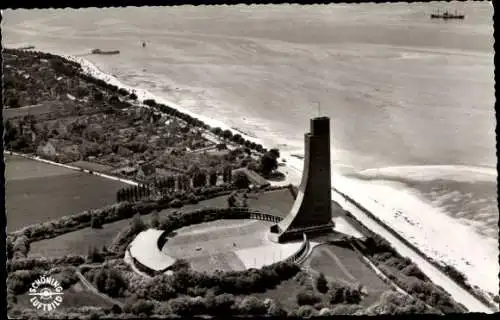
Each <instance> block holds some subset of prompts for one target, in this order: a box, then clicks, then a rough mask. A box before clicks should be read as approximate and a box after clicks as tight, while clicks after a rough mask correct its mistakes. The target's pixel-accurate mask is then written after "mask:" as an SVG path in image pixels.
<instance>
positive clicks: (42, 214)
mask: <svg viewBox="0 0 500 320" xmlns="http://www.w3.org/2000/svg"><path fill="white" fill-rule="evenodd" d="M124 185H125V184H123V183H122V182H119V181H114V180H109V179H104V178H101V177H98V176H93V175H89V174H85V173H78V172H75V173H73V174H65V175H59V176H51V177H40V178H31V179H25V180H14V181H9V180H7V183H6V210H7V226H8V230H9V231H13V230H17V229H19V228H22V227H23V226H26V225H30V224H34V223H40V222H44V221H47V220H52V219H55V218H59V217H62V216H66V215H71V214H75V213H79V212H82V211H84V210H89V209H97V208H101V207H103V206H105V205H109V204H112V203H114V202H115V199H116V192H117V191H118V190H119V189H120V188H122V187H123V186H124Z"/></svg>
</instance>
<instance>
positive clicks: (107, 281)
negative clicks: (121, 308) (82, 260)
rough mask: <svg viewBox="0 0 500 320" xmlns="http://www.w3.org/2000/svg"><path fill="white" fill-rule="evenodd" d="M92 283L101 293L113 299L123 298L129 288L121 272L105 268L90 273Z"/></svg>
mask: <svg viewBox="0 0 500 320" xmlns="http://www.w3.org/2000/svg"><path fill="white" fill-rule="evenodd" d="M89 273H91V274H90V277H92V280H93V281H92V282H93V283H94V284H95V286H96V287H97V289H99V291H101V292H104V293H106V294H108V295H109V296H111V297H120V296H123V293H124V292H125V290H126V289H127V287H128V282H127V281H126V280H125V279H124V278H123V276H122V274H121V272H119V271H117V270H115V269H111V268H108V267H106V266H103V267H102V268H100V269H96V270H92V271H89Z"/></svg>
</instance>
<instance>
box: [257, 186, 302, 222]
mask: <svg viewBox="0 0 500 320" xmlns="http://www.w3.org/2000/svg"><path fill="white" fill-rule="evenodd" d="M293 201H294V199H293V196H292V194H291V192H290V191H289V190H288V189H282V190H274V191H269V192H265V193H259V194H258V195H257V196H256V197H254V195H253V194H252V195H249V197H248V206H249V207H251V208H253V209H256V210H260V211H262V212H264V213H269V214H272V215H275V216H279V217H283V218H284V217H285V216H286V215H288V213H289V212H290V210H291V209H292V205H293Z"/></svg>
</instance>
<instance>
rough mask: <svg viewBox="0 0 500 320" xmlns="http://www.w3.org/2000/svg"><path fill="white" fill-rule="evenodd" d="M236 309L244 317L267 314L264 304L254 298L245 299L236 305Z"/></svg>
mask: <svg viewBox="0 0 500 320" xmlns="http://www.w3.org/2000/svg"><path fill="white" fill-rule="evenodd" d="M238 309H239V311H240V312H241V313H242V314H245V315H251V314H265V313H267V307H266V305H265V304H264V302H263V301H262V300H260V299H258V298H257V297H255V296H247V297H245V298H244V299H243V300H242V301H241V302H240V304H239V305H238Z"/></svg>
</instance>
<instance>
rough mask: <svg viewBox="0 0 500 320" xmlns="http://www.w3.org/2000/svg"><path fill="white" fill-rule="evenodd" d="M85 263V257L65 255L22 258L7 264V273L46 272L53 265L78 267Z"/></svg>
mask: <svg viewBox="0 0 500 320" xmlns="http://www.w3.org/2000/svg"><path fill="white" fill-rule="evenodd" d="M84 262H85V257H83V256H78V255H67V256H64V257H55V258H49V259H47V258H24V259H17V260H11V261H8V262H7V272H9V273H10V272H15V271H17V270H48V269H50V268H51V267H52V266H54V265H58V266H59V265H72V266H78V265H81V264H82V263H84Z"/></svg>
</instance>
